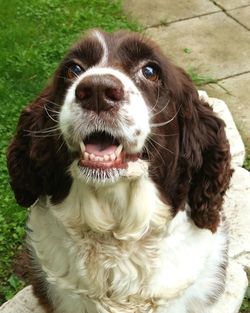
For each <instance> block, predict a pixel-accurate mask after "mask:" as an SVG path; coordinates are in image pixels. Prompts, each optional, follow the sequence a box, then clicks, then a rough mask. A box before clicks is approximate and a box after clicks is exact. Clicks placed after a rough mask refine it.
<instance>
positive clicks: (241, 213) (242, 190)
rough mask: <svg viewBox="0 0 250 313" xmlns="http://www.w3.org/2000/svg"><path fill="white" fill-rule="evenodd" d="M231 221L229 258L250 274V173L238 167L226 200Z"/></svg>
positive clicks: (227, 214)
mask: <svg viewBox="0 0 250 313" xmlns="http://www.w3.org/2000/svg"><path fill="white" fill-rule="evenodd" d="M224 208H225V209H224V211H225V214H226V217H227V220H228V221H229V234H230V243H229V244H230V245H229V256H230V258H231V259H234V260H236V261H237V262H238V263H239V264H241V265H243V267H244V268H245V269H246V271H247V272H248V273H249V274H250V227H249V225H250V172H248V171H247V170H245V169H243V168H240V167H236V168H235V171H234V174H233V176H232V180H231V187H230V189H229V190H228V192H227V194H226V198H225V205H224Z"/></svg>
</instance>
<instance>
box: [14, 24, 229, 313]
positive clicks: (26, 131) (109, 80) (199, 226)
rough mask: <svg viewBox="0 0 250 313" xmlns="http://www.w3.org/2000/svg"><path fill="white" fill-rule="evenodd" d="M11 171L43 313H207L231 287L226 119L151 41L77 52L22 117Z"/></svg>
mask: <svg viewBox="0 0 250 313" xmlns="http://www.w3.org/2000/svg"><path fill="white" fill-rule="evenodd" d="M8 168H9V173H10V177H11V186H12V188H13V190H14V193H15V196H16V200H17V202H18V203H19V204H20V205H21V206H24V207H30V206H31V208H30V216H29V220H28V225H27V243H28V254H29V262H30V272H31V283H32V284H33V288H34V293H35V294H36V296H37V297H38V298H39V300H40V302H41V304H42V305H43V306H44V308H45V310H46V312H50V313H52V312H54V313H146V312H147V313H151V312H152V313H153V312H154V313H205V312H209V310H210V308H211V307H212V305H213V303H215V302H216V300H217V299H218V297H220V294H221V293H222V292H223V287H224V280H225V273H226V265H227V232H226V227H225V221H224V218H223V213H222V212H221V208H222V203H223V196H224V194H225V191H226V189H227V188H228V185H229V180H230V176H231V168H230V153H229V145H228V141H227V139H226V136H225V132H224V123H223V121H222V120H221V119H219V118H218V117H217V116H216V115H215V114H214V113H213V111H212V109H211V108H210V107H209V106H208V104H207V103H205V102H204V101H203V100H201V99H199V96H198V93H197V91H196V89H195V88H194V86H193V84H192V82H191V81H190V79H189V78H188V76H187V75H186V74H185V72H184V71H183V70H182V69H180V68H178V67H176V66H174V65H173V64H172V63H171V62H170V61H169V60H168V59H166V58H165V57H164V56H163V54H162V53H161V51H160V50H159V48H158V47H157V46H156V45H155V44H154V43H153V42H151V41H150V40H146V39H145V38H144V37H143V36H141V35H138V34H134V33H127V32H115V33H113V34H108V33H104V32H101V31H97V30H93V31H91V32H90V33H89V35H88V36H86V37H85V38H84V39H82V40H80V41H79V42H78V43H77V44H76V45H75V46H73V48H72V49H71V50H70V51H69V53H68V54H67V55H66V57H65V58H64V59H63V61H62V63H61V64H60V65H59V67H58V69H57V70H56V72H55V75H54V77H53V79H52V80H51V81H50V83H49V84H48V86H47V87H46V88H45V89H44V90H43V91H42V93H41V94H40V96H38V98H37V99H36V100H35V101H34V102H32V103H31V104H29V105H28V106H27V107H26V108H25V109H24V110H23V111H22V113H21V117H20V120H19V124H18V127H17V133H16V135H15V137H14V139H13V141H12V143H11V144H10V146H9V150H8Z"/></svg>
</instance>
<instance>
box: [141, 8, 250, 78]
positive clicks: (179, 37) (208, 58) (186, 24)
mask: <svg viewBox="0 0 250 313" xmlns="http://www.w3.org/2000/svg"><path fill="white" fill-rule="evenodd" d="M146 35H148V36H149V37H151V38H152V39H154V40H155V41H156V42H157V43H158V44H159V45H160V47H161V48H162V50H163V52H164V53H165V54H166V55H168V56H170V58H171V59H172V60H173V61H174V62H175V63H176V64H178V65H180V66H182V67H183V68H184V69H188V68H193V69H194V70H195V71H196V72H198V73H199V74H202V75H203V76H204V75H205V76H210V77H212V78H220V79H221V78H225V77H228V76H232V75H236V74H239V73H243V72H246V71H250V32H248V31H247V30H246V29H245V28H243V27H242V26H240V25H239V24H238V23H237V22H235V21H234V20H232V19H231V18H230V17H228V16H227V15H226V14H225V13H223V12H218V13H214V14H211V15H207V16H202V17H199V18H193V19H191V20H186V21H181V22H178V23H173V24H170V25H169V26H162V27H158V28H150V29H148V30H147V31H146ZM232 39H233V44H232ZM185 48H188V49H191V53H185V52H184V49H185Z"/></svg>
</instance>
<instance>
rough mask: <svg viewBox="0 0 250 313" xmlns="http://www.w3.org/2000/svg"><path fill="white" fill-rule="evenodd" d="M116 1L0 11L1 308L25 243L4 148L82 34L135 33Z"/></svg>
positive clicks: (53, 1)
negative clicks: (23, 112)
mask: <svg viewBox="0 0 250 313" xmlns="http://www.w3.org/2000/svg"><path fill="white" fill-rule="evenodd" d="M121 6H122V4H121V1H118V0H113V1H110V0H91V1H89V0H23V1H20V0H11V1H1V9H0V29H1V35H0V72H1V77H0V94H1V104H0V105H1V109H0V133H1V141H0V152H1V155H0V197H1V199H0V255H1V259H0V303H2V302H4V301H5V300H7V299H9V298H11V297H12V296H13V295H14V294H15V293H16V292H17V291H18V290H19V289H20V288H21V287H22V286H23V283H22V282H21V281H19V280H18V279H17V278H16V277H15V275H13V274H12V269H11V262H12V260H13V257H14V256H15V254H16V252H17V251H18V249H19V247H20V245H21V243H22V241H23V238H24V233H25V231H24V224H25V221H26V218H27V213H26V210H24V209H22V208H20V207H18V206H17V205H16V203H15V200H14V196H13V194H12V192H11V190H10V187H9V184H8V173H7V169H6V165H5V164H6V157H5V154H6V147H7V145H8V143H9V141H10V139H11V137H12V135H13V133H14V130H15V125H16V123H17V119H18V116H19V112H20V110H21V108H23V107H24V106H25V105H26V104H27V103H28V102H29V101H31V100H32V99H33V98H34V97H35V96H36V95H37V94H38V92H39V91H40V90H41V88H42V87H43V86H44V85H45V83H46V81H47V80H48V79H49V77H50V76H51V74H52V73H53V71H54V70H55V68H56V66H57V64H58V62H59V61H60V59H61V58H62V56H63V55H64V54H65V52H66V50H67V49H68V47H69V45H70V44H71V43H72V42H74V41H75V40H76V39H77V38H79V37H80V36H81V35H82V33H83V32H84V30H86V29H89V28H102V29H104V30H106V31H112V30H115V29H131V30H138V26H137V25H135V24H134V23H132V22H129V21H128V19H127V18H126V16H124V14H123V13H122V10H121Z"/></svg>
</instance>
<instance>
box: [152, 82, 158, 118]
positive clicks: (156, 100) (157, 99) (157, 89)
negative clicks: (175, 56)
mask: <svg viewBox="0 0 250 313" xmlns="http://www.w3.org/2000/svg"><path fill="white" fill-rule="evenodd" d="M157 87H158V88H157V98H156V102H155V104H154V106H153V107H152V109H150V110H149V113H151V112H153V111H154V109H155V108H156V106H157V104H158V101H159V98H160V88H159V87H160V83H159V82H158V86H157Z"/></svg>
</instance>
